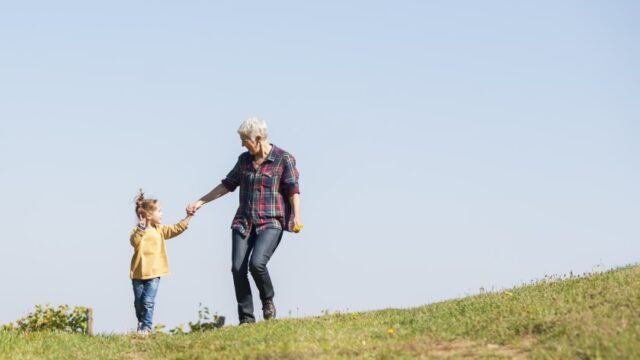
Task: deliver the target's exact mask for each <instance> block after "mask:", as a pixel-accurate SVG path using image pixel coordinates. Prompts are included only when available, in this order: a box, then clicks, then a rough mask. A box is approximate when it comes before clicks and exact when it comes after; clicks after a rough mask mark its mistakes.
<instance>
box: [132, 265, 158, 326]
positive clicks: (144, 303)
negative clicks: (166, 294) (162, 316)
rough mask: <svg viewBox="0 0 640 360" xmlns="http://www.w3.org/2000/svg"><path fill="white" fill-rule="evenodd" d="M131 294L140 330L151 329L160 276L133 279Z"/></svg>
mask: <svg viewBox="0 0 640 360" xmlns="http://www.w3.org/2000/svg"><path fill="white" fill-rule="evenodd" d="M131 282H132V283H133V296H134V297H135V301H134V303H133V304H134V306H135V308H136V317H137V318H138V324H142V328H141V329H140V330H143V331H145V330H148V331H151V330H152V326H153V308H154V306H155V302H156V294H157V293H158V285H160V278H159V277H157V278H153V279H147V280H137V279H133V280H132V281H131Z"/></svg>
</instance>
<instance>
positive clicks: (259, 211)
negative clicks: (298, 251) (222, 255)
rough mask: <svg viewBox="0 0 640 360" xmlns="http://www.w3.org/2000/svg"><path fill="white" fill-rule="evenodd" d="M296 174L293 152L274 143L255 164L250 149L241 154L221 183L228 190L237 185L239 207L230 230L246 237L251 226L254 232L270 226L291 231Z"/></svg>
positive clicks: (296, 184)
mask: <svg viewBox="0 0 640 360" xmlns="http://www.w3.org/2000/svg"><path fill="white" fill-rule="evenodd" d="M272 145H273V144H272ZM298 177H299V174H298V170H297V169H296V160H295V158H294V157H293V155H291V154H289V153H288V152H286V151H284V150H282V149H280V148H278V147H276V146H275V145H273V146H272V148H271V151H270V152H269V156H268V157H267V159H266V160H265V161H264V162H263V163H262V164H260V165H257V166H254V157H253V155H251V154H250V153H249V152H245V153H243V154H242V155H240V156H239V157H238V162H237V163H236V165H235V166H234V167H233V169H232V170H231V172H229V174H228V175H227V177H226V178H225V179H224V180H222V185H224V187H226V188H227V189H228V190H229V191H234V190H235V189H236V187H238V186H240V206H239V207H238V211H237V212H236V216H235V217H234V218H233V223H232V224H231V229H233V230H237V231H239V232H240V233H242V234H243V235H244V236H245V237H247V236H249V234H250V233H251V230H252V228H253V227H255V230H256V233H260V231H261V230H263V229H269V228H271V229H282V230H286V231H293V219H292V216H291V215H292V214H291V204H290V202H289V197H291V196H292V195H293V194H299V193H300V188H299V185H298Z"/></svg>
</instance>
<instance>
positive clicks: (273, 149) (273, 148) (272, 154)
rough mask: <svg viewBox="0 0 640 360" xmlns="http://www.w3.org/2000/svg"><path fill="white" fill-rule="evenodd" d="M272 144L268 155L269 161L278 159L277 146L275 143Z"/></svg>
mask: <svg viewBox="0 0 640 360" xmlns="http://www.w3.org/2000/svg"><path fill="white" fill-rule="evenodd" d="M270 145H271V150H270V151H269V155H268V156H267V161H271V162H274V161H275V160H276V149H277V147H276V146H275V145H273V144H270Z"/></svg>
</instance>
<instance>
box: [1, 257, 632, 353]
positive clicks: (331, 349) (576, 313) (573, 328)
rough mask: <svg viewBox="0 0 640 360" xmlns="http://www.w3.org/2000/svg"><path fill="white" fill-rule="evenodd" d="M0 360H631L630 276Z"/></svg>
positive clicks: (6, 339)
mask: <svg viewBox="0 0 640 360" xmlns="http://www.w3.org/2000/svg"><path fill="white" fill-rule="evenodd" d="M424 286H428V284H425V285H424ZM391 329H392V330H391ZM0 358H1V359H120V358H122V359H218V358H225V359H226V358H243V359H299V358H331V359H341V358H370V359H396V358H427V359H429V358H436V359H438V358H453V359H456V358H481V359H485V358H486V359H496V358H497V359H511V358H516V359H518V358H522V359H528V358H532V359H640V267H637V266H630V267H626V268H621V269H616V270H611V271H608V272H605V273H599V274H593V275H587V276H584V277H573V278H562V279H559V278H555V279H546V280H545V281H539V282H536V283H533V284H530V285H526V286H522V287H519V288H515V289H511V290H509V291H508V292H507V291H502V292H490V293H484V294H480V295H476V296H471V297H467V298H463V299H457V300H450V301H445V302H441V303H436V304H431V305H427V306H422V307H418V308H414V309H402V310H401V309H389V310H381V311H372V312H365V313H346V314H331V315H326V316H321V317H315V318H306V319H282V320H276V321H271V322H260V323H258V324H255V325H246V326H239V327H238V326H229V327H225V328H222V329H219V330H215V331H212V332H209V333H201V334H187V335H173V336H172V335H165V334H156V335H153V336H152V337H150V338H139V337H136V336H131V335H110V336H95V337H88V336H84V335H71V334H55V333H31V334H26V335H18V334H13V333H0Z"/></svg>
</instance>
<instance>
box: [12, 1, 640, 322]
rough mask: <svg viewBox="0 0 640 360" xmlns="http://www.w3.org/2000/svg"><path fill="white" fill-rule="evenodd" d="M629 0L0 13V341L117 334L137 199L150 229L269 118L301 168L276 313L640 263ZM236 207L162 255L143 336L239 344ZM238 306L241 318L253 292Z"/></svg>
mask: <svg viewBox="0 0 640 360" xmlns="http://www.w3.org/2000/svg"><path fill="white" fill-rule="evenodd" d="M638 18H640V5H638V3H637V2H634V1H607V2H602V1H560V2H559V1H535V2H530V3H525V2H513V1H484V2H477V1H446V2H441V1H440V2H435V1H434V2H430V1H402V0H394V1H386V2H382V1H322V2H300V1H288V2H284V1H269V2H265V1H217V2H213V1H179V2H177V1H108V2H88V1H55V2H52V1H28V0H27V1H5V2H2V4H0V224H1V225H2V227H1V228H2V235H1V239H2V240H1V241H2V250H1V251H0V273H1V274H2V289H1V290H0V323H6V322H9V321H13V320H16V319H17V318H19V317H21V316H23V315H25V314H26V313H27V312H29V311H31V310H32V309H33V306H34V305H35V304H39V303H51V304H54V305H57V304H63V303H67V304H71V305H84V306H91V307H93V308H94V309H95V314H96V329H97V331H100V332H122V331H128V330H130V329H132V328H133V327H135V325H136V324H135V315H134V311H133V294H132V290H131V284H130V280H129V278H128V273H129V263H130V259H131V254H132V248H131V246H130V245H129V233H130V230H131V228H132V227H133V226H134V225H135V222H136V218H135V215H134V211H133V206H134V204H133V199H134V196H135V193H136V190H137V189H138V188H140V187H142V188H144V189H145V190H146V191H147V193H148V194H149V195H151V196H155V197H157V198H159V199H160V200H161V201H162V203H163V206H164V210H165V211H164V213H165V222H166V223H173V222H175V221H177V220H179V219H180V218H182V217H183V214H184V208H185V206H186V205H187V203H188V202H190V201H194V200H196V199H197V198H199V197H200V196H201V195H203V194H204V193H206V192H207V191H209V190H210V189H211V188H213V187H214V186H215V185H217V184H218V183H219V181H220V179H222V178H223V177H224V176H225V175H226V174H227V172H228V171H229V170H230V169H231V168H232V166H233V165H234V163H235V161H236V159H237V156H238V155H239V154H240V153H241V152H242V151H243V149H242V148H241V146H240V140H239V138H238V135H237V134H236V129H237V128H238V126H239V125H240V123H241V122H242V121H243V120H244V119H245V118H247V117H249V116H253V115H257V116H261V117H263V118H264V119H265V120H266V121H267V123H268V124H269V127H270V132H271V136H270V140H271V142H272V143H274V144H276V145H278V146H280V147H282V148H284V149H286V150H288V151H290V152H291V153H293V154H294V155H295V156H296V158H297V161H298V165H299V170H300V173H301V179H300V184H301V191H302V196H301V200H302V221H303V222H304V223H305V229H304V231H303V232H302V233H301V234H299V235H292V234H288V233H287V234H285V237H284V239H283V242H282V244H281V246H280V248H279V249H278V251H277V252H276V254H275V255H274V257H273V258H272V261H271V263H270V269H271V274H272V278H273V280H274V285H275V289H276V298H275V302H276V306H277V307H278V310H279V314H280V315H281V316H284V317H287V316H311V315H319V314H321V313H322V312H323V311H324V310H329V311H360V310H369V309H380V308H387V307H410V306H417V305H422V304H427V303H431V302H435V301H439V300H443V299H449V298H454V297H459V296H465V295H467V294H474V293H477V292H478V291H479V289H480V287H485V288H492V287H494V288H496V289H500V288H504V287H508V286H514V285H519V284H522V283H523V282H527V281H529V280H532V279H536V278H541V277H543V276H545V275H548V274H565V273H568V272H570V271H573V272H574V273H580V272H585V271H591V270H593V269H594V268H598V269H600V268H611V267H615V266H620V265H625V264H630V263H635V262H637V261H638V254H639V253H640V241H638V240H639V235H640V230H639V226H638V224H639V223H640V222H639V221H638V219H639V216H640V190H639V189H640V188H639V186H638V184H639V183H640V156H639V155H640V141H638V140H639V137H640V116H639V115H640V102H639V99H640V65H639V64H640V42H639V41H638V39H639V38H640V25H639V22H638ZM237 196H238V193H237V192H235V193H233V194H229V195H227V196H226V197H224V198H222V199H220V200H218V201H216V202H214V203H212V204H209V205H207V206H205V207H204V208H203V209H202V210H201V211H200V212H199V213H198V214H197V217H196V218H194V219H193V221H192V223H191V226H190V228H189V230H188V231H187V232H186V233H184V234H183V235H181V236H180V237H178V238H176V239H174V240H170V243H169V244H168V253H169V260H170V267H171V271H172V274H171V275H170V276H168V277H166V278H163V279H162V281H161V284H160V289H159V293H158V298H157V305H156V314H155V321H156V322H157V323H163V324H166V325H168V326H170V327H172V326H175V325H177V324H179V323H187V322H188V321H192V320H195V319H196V317H197V309H198V303H200V302H202V303H204V304H205V305H207V306H209V307H210V308H211V309H212V310H213V311H216V312H218V313H219V314H222V315H225V316H227V318H228V323H231V324H234V323H237V315H236V305H235V298H234V295H233V283H232V277H231V271H230V269H231V260H230V257H231V247H230V245H231V244H230V243H231V241H230V234H231V232H230V229H229V226H230V223H231V219H232V217H233V215H234V212H235V209H236V207H237V204H238V198H237ZM254 298H255V299H256V302H258V297H257V294H256V293H255V292H254Z"/></svg>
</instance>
